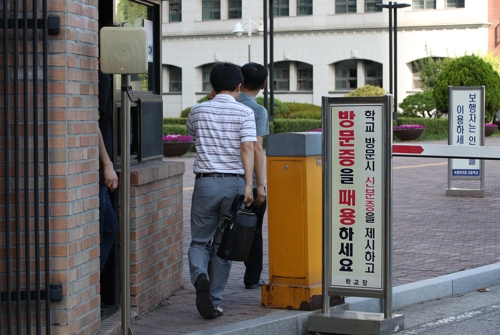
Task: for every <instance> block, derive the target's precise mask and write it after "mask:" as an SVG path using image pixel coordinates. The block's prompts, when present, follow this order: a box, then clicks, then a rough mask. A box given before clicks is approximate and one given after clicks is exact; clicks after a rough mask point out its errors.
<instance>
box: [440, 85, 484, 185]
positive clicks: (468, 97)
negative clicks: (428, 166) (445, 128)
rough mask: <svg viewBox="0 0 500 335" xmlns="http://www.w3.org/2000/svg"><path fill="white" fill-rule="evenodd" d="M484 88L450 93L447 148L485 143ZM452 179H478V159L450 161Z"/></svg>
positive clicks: (472, 88)
mask: <svg viewBox="0 0 500 335" xmlns="http://www.w3.org/2000/svg"><path fill="white" fill-rule="evenodd" d="M483 99H484V87H452V88H451V89H450V98H449V101H450V108H449V116H448V117H449V134H448V144H449V145H455V146H481V145H483V141H484V102H483V101H484V100H483ZM449 162H450V171H451V178H452V179H480V178H481V161H480V160H478V159H450V160H449Z"/></svg>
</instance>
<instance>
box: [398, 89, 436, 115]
mask: <svg viewBox="0 0 500 335" xmlns="http://www.w3.org/2000/svg"><path fill="white" fill-rule="evenodd" d="M399 108H401V109H402V110H403V113H402V116H405V117H428V118H432V117H436V118H438V117H440V116H441V115H442V113H440V112H438V111H436V103H435V102H434V98H433V97H432V91H424V92H417V93H415V94H412V95H409V96H407V97H406V98H405V99H404V100H403V102H401V103H400V104H399Z"/></svg>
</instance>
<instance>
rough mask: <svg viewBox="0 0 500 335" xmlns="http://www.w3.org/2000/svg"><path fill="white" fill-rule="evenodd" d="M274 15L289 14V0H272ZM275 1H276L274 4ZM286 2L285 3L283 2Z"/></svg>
mask: <svg viewBox="0 0 500 335" xmlns="http://www.w3.org/2000/svg"><path fill="white" fill-rule="evenodd" d="M272 1H273V15H274V16H290V0H272ZM276 2H278V3H277V4H276ZM284 2H286V4H284Z"/></svg>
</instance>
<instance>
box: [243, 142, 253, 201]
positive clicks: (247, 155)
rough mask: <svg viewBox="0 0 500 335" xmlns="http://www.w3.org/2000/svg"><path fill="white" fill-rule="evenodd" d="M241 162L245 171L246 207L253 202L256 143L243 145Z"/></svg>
mask: <svg viewBox="0 0 500 335" xmlns="http://www.w3.org/2000/svg"><path fill="white" fill-rule="evenodd" d="M240 152H241V162H242V164H243V170H244V171H245V184H246V185H245V193H244V194H245V200H244V201H243V202H244V203H245V206H247V207H249V206H250V205H251V204H252V202H253V167H254V142H242V143H241V149H240Z"/></svg>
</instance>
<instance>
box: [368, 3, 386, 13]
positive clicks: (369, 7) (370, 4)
mask: <svg viewBox="0 0 500 335" xmlns="http://www.w3.org/2000/svg"><path fill="white" fill-rule="evenodd" d="M377 4H382V0H365V13H377V12H381V11H382V9H383V8H382V7H381V6H377ZM371 8H374V9H375V10H370V9H371Z"/></svg>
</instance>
